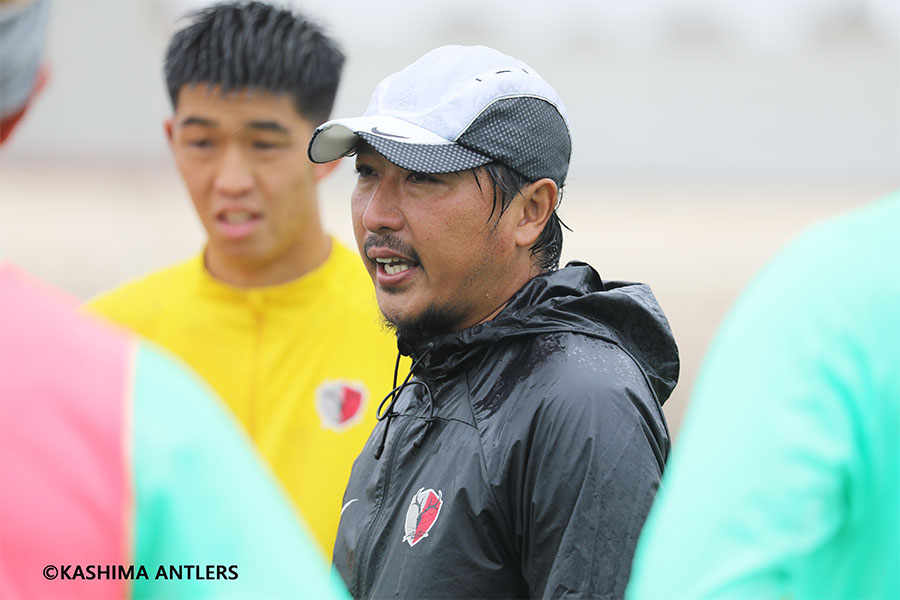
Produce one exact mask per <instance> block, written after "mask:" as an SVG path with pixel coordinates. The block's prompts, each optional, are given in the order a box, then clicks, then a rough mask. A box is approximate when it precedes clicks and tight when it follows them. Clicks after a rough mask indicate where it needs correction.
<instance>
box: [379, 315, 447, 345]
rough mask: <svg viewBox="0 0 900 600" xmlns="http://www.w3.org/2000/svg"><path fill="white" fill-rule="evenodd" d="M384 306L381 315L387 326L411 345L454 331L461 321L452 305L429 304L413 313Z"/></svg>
mask: <svg viewBox="0 0 900 600" xmlns="http://www.w3.org/2000/svg"><path fill="white" fill-rule="evenodd" d="M386 308H387V307H384V308H383V309H382V316H383V318H384V320H385V323H386V324H387V326H388V328H390V329H391V330H392V331H394V333H395V334H396V335H397V337H398V338H400V339H402V340H404V341H406V342H407V343H410V344H413V345H416V344H418V343H421V342H426V341H428V340H430V339H432V338H434V337H437V336H439V335H444V334H447V333H451V332H453V331H456V330H457V329H458V324H459V323H460V322H462V318H461V315H459V314H458V311H455V310H454V308H453V307H439V306H433V305H431V306H428V307H426V308H425V309H423V310H420V311H417V312H415V313H411V312H408V311H402V310H390V309H388V310H385V309H386Z"/></svg>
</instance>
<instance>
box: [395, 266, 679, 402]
mask: <svg viewBox="0 0 900 600" xmlns="http://www.w3.org/2000/svg"><path fill="white" fill-rule="evenodd" d="M546 333H580V334H583V335H587V336H591V337H596V338H600V339H604V340H606V341H609V342H612V343H614V344H616V345H618V346H619V347H620V348H622V349H623V350H625V351H626V352H627V353H628V354H630V355H631V357H632V358H633V359H634V360H635V362H636V363H637V364H638V366H639V367H640V368H641V370H642V371H643V372H644V374H645V375H646V376H647V379H648V381H649V383H650V386H651V387H652V388H653V391H654V393H655V394H656V396H657V398H658V399H659V402H660V404H662V403H663V402H665V400H666V399H667V398H668V397H669V395H670V394H671V393H672V390H673V389H674V388H675V384H676V383H677V381H678V371H679V362H678V348H677V346H676V344H675V338H674V337H673V336H672V330H671V328H670V327H669V322H668V320H667V319H666V316H665V314H663V311H662V308H661V307H660V306H659V303H658V302H657V301H656V298H655V297H654V296H653V292H652V291H651V290H650V287H649V286H647V285H645V284H640V283H629V282H621V281H607V282H604V281H602V280H601V279H600V275H599V274H598V273H597V271H595V270H594V269H593V268H592V267H591V266H590V265H588V264H586V263H583V262H578V261H573V262H570V263H569V264H567V265H566V267H565V268H563V269H559V270H557V271H552V272H550V273H544V274H542V275H538V276H537V277H534V278H533V279H532V280H531V281H529V282H528V283H526V284H525V285H524V286H522V289H520V290H519V291H518V292H516V294H515V295H514V296H513V297H512V298H511V299H510V301H509V303H508V304H507V305H506V307H505V308H504V309H503V311H501V312H500V314H498V315H497V316H496V317H495V318H494V319H492V320H490V321H486V322H485V323H481V324H479V325H475V326H474V327H470V328H468V329H464V330H462V331H457V332H453V333H449V334H445V335H441V336H437V337H435V338H432V339H431V340H429V341H427V342H424V343H421V344H418V345H417V346H412V345H410V344H408V343H406V342H405V341H404V340H403V339H402V338H401V339H400V340H398V346H399V348H400V352H401V353H402V354H405V355H410V356H412V357H413V358H414V359H415V358H417V357H421V358H423V360H421V361H420V363H419V365H418V366H417V367H416V369H415V372H416V373H415V374H416V375H417V376H422V375H425V373H429V374H431V375H432V376H436V377H440V376H443V375H446V374H449V373H451V372H453V371H455V370H457V369H459V368H460V367H461V366H462V364H463V363H464V362H466V361H467V360H468V359H470V358H475V357H477V356H478V355H479V354H480V350H481V349H482V347H483V346H486V345H490V344H494V343H498V342H501V341H504V342H505V341H508V340H510V339H512V338H517V337H528V336H534V335H537V334H546ZM426 353H427V354H428V356H424V355H425V354H426Z"/></svg>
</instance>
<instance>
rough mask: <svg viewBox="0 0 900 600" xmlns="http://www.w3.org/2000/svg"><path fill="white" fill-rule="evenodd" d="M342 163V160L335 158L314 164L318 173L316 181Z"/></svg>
mask: <svg viewBox="0 0 900 600" xmlns="http://www.w3.org/2000/svg"><path fill="white" fill-rule="evenodd" d="M340 163H341V161H340V160H333V161H331V162H327V163H316V164H315V165H314V167H315V173H316V183H318V182H320V181H322V180H323V179H325V178H326V177H328V176H329V175H331V174H332V173H333V172H334V170H335V169H336V168H337V166H338V165H339V164H340Z"/></svg>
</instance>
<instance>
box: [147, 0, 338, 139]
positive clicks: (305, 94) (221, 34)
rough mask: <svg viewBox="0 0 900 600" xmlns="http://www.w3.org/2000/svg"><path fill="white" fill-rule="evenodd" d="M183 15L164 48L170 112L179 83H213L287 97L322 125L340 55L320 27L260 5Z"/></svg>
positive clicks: (331, 102)
mask: <svg viewBox="0 0 900 600" xmlns="http://www.w3.org/2000/svg"><path fill="white" fill-rule="evenodd" d="M191 18H192V21H191V23H190V24H189V25H188V26H187V27H185V28H184V29H181V30H180V31H178V32H177V33H176V34H175V35H174V36H172V40H171V41H170V42H169V48H168V50H167V51H166V58H165V75H166V85H167V86H168V88H169V96H170V97H171V99H172V106H173V107H177V103H178V93H179V92H180V91H181V88H182V87H184V86H185V85H197V84H206V85H210V86H214V85H218V86H221V92H222V93H223V94H227V93H229V92H240V91H243V90H256V91H264V92H271V93H275V94H282V93H284V94H288V95H290V96H291V97H292V98H293V100H294V105H295V106H296V108H297V112H298V113H300V115H301V116H303V117H304V118H306V119H307V120H308V121H310V122H311V123H312V124H313V125H318V124H319V123H322V122H324V121H327V120H328V115H329V114H331V109H332V106H333V105H334V97H335V95H336V94H337V88H338V83H339V82H340V78H341V70H342V68H343V66H344V54H343V52H342V51H341V49H340V47H339V46H338V45H337V43H336V42H335V41H334V40H332V39H331V38H329V37H328V36H327V35H325V33H324V32H323V31H322V29H321V28H320V27H318V26H317V25H315V24H314V23H311V22H310V21H309V20H308V19H307V18H306V17H304V16H303V15H301V14H298V13H294V12H291V11H290V10H287V9H283V8H277V7H275V6H271V5H269V4H264V3H262V2H227V3H223V4H217V5H214V6H211V7H208V8H204V9H201V10H198V11H196V12H194V13H192V14H191Z"/></svg>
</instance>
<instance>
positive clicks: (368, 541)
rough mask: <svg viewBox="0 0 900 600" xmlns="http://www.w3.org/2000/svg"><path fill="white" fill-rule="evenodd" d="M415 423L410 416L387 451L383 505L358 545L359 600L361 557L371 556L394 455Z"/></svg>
mask: <svg viewBox="0 0 900 600" xmlns="http://www.w3.org/2000/svg"><path fill="white" fill-rule="evenodd" d="M398 400H399V398H398ZM413 421H415V417H414V416H412V415H410V416H409V417H408V418H407V419H406V422H405V423H403V424H402V425H401V427H400V428H399V429H398V431H397V436H396V438H395V440H396V441H395V443H394V444H393V446H391V447H390V448H388V449H387V451H388V455H387V457H385V458H387V460H386V461H385V463H384V467H383V468H384V469H385V471H384V484H383V488H382V490H383V491H382V494H381V503H380V504H379V505H378V508H377V509H376V510H375V517H374V518H373V519H372V521H371V522H370V523H369V527H368V529H366V531H365V533H364V534H363V536H362V537H361V538H360V539H361V540H364V542H362V543H359V544H357V545H356V556H357V561H356V581H355V582H354V586H353V587H354V590H353V597H354V598H359V588H360V585H361V583H362V573H363V566H364V564H363V560H361V559H360V557H368V556H369V552H368V550H369V548H368V546H369V545H370V544H371V542H372V538H373V536H374V533H375V524H376V523H378V519H379V518H380V517H381V513H382V511H383V510H384V506H385V504H387V495H388V487H389V486H390V483H391V470H392V467H393V462H394V455H395V454H396V451H397V446H399V445H400V441H401V440H402V439H403V434H405V433H406V430H407V429H408V428H409V425H410V423H411V422H413ZM363 548H364V549H365V550H366V552H365V553H362V552H360V550H361V549H363ZM367 562H368V561H367Z"/></svg>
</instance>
